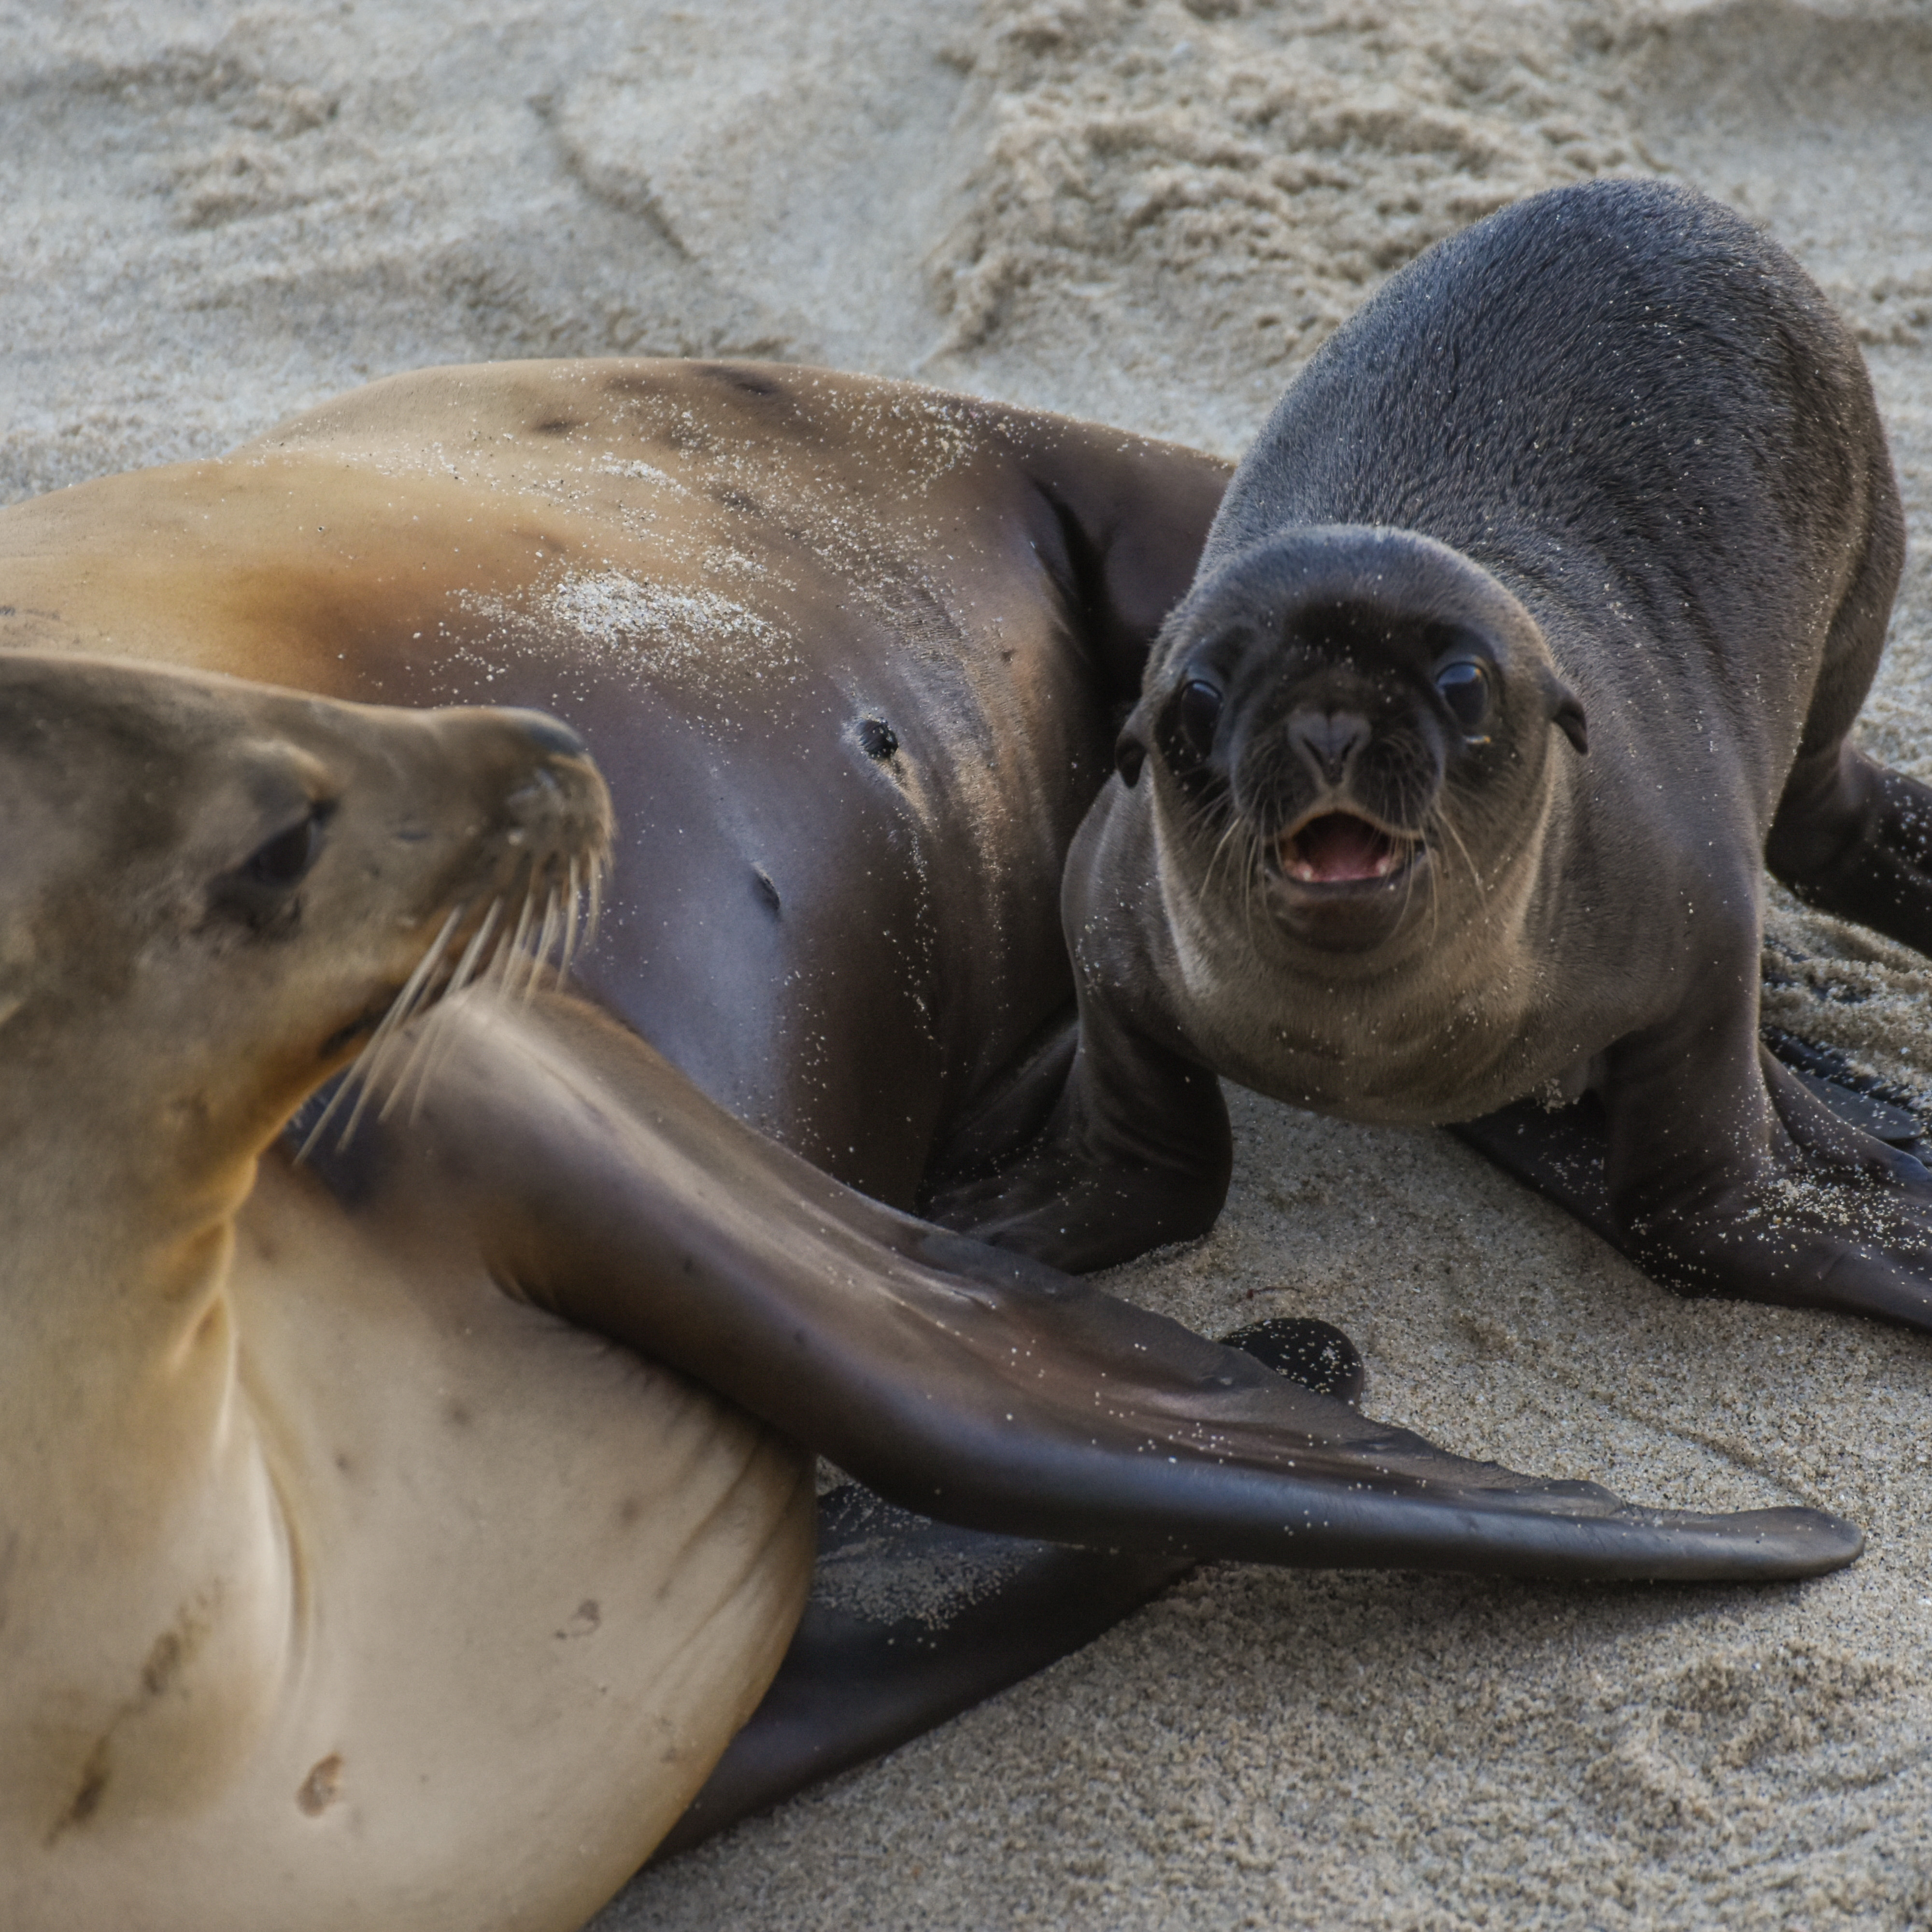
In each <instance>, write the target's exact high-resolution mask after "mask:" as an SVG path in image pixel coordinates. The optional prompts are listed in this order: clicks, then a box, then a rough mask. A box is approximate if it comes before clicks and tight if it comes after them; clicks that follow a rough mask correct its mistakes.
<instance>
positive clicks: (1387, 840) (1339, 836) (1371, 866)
mask: <svg viewBox="0 0 1932 1932" xmlns="http://www.w3.org/2000/svg"><path fill="white" fill-rule="evenodd" d="M1420 847H1421V841H1420V840H1418V839H1415V838H1403V836H1401V835H1400V834H1399V833H1395V832H1385V831H1384V830H1383V829H1382V828H1381V826H1377V825H1371V824H1370V823H1369V821H1368V820H1367V819H1366V818H1358V817H1356V816H1355V814H1354V813H1353V812H1352V811H1325V812H1324V813H1322V814H1321V816H1320V817H1317V818H1311V819H1310V820H1307V822H1306V823H1304V824H1302V825H1301V826H1298V827H1297V828H1296V829H1295V830H1294V831H1292V832H1283V835H1282V836H1281V838H1280V842H1279V844H1278V845H1277V854H1278V856H1279V858H1280V865H1281V869H1282V871H1283V874H1285V875H1286V877H1289V878H1291V879H1292V880H1295V882H1296V883H1298V884H1299V885H1308V886H1337V885H1353V884H1358V883H1362V882H1363V881H1365V880H1376V879H1388V878H1393V877H1394V876H1395V874H1397V873H1398V872H1400V871H1401V870H1402V869H1403V867H1404V866H1405V865H1407V864H1408V863H1409V861H1410V859H1412V858H1414V857H1415V854H1416V853H1417V851H1418V850H1419V849H1420Z"/></svg>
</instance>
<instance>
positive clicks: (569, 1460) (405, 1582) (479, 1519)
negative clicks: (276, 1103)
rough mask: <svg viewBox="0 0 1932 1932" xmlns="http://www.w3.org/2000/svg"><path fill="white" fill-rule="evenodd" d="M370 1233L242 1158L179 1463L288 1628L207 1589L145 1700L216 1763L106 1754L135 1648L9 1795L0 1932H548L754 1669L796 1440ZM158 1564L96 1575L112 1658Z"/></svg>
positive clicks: (770, 1646) (796, 1602)
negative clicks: (234, 1348)
mask: <svg viewBox="0 0 1932 1932" xmlns="http://www.w3.org/2000/svg"><path fill="white" fill-rule="evenodd" d="M394 1232H395V1231H393V1230H391V1231H388V1232H386V1233H385V1234H384V1235H383V1238H380V1239H378V1238H377V1237H376V1235H375V1232H374V1231H365V1230H363V1229H359V1228H358V1227H357V1226H355V1225H353V1223H350V1221H349V1220H347V1218H346V1217H344V1215H343V1214H341V1212H340V1211H338V1210H337V1209H336V1208H335V1205H334V1203H333V1202H332V1201H331V1200H330V1199H329V1198H328V1197H327V1196H325V1195H323V1193H321V1192H320V1190H319V1189H317V1188H315V1187H314V1186H313V1185H312V1184H308V1183H305V1182H304V1181H301V1180H299V1179H298V1180H291V1179H290V1178H288V1177H287V1175H280V1174H278V1173H277V1172H274V1171H272V1170H271V1169H269V1168H268V1167H267V1166H265V1169H264V1174H263V1184H262V1186H261V1187H259V1188H258V1190H257V1193H256V1195H255V1196H254V1197H253V1198H252V1199H251V1202H250V1203H249V1205H248V1208H247V1210H246V1211H245V1214H244V1217H243V1220H242V1236H241V1241H240V1244H239V1248H238V1251H237V1254H236V1264H235V1277H234V1289H233V1308H234V1313H235V1321H236V1333H237V1334H238V1336H239V1378H238V1382H237V1384H236V1391H235V1394H234V1397H233V1400H231V1401H230V1403H229V1405H228V1406H227V1409H226V1412H224V1414H223V1417H222V1418H221V1420H220V1424H219V1426H218V1427H217V1430H216V1432H215V1439H214V1441H213V1442H212V1443H211V1451H210V1455H209V1458H208V1461H209V1466H210V1468H211V1470H213V1471H214V1472H215V1473H214V1475H212V1476H211V1478H210V1482H211V1486H212V1489H213V1491H214V1497H215V1500H216V1501H217V1502H226V1503H228V1504H230V1505H232V1508H233V1511H234V1512H236V1513H237V1514H239V1516H241V1517H242V1518H243V1519H245V1534H243V1535H241V1536H240V1537H239V1538H237V1539H233V1540H234V1541H236V1547H237V1548H238V1549H239V1553H240V1555H239V1559H238V1560H231V1559H229V1558H226V1557H224V1558H223V1567H226V1568H229V1569H232V1570H233V1573H234V1575H235V1577H236V1578H237V1579H240V1578H242V1577H244V1576H245V1577H246V1578H247V1579H248V1581H247V1583H246V1590H247V1591H251V1592H253V1595H254V1599H255V1600H260V1599H261V1598H263V1590H262V1589H261V1588H260V1587H259V1584H258V1581H257V1580H258V1579H259V1577H260V1576H261V1575H262V1574H266V1573H274V1574H275V1575H276V1577H277V1578H278V1588H277V1590H276V1591H275V1592H271V1593H270V1600H271V1601H273V1602H275V1604H278V1605H279V1604H284V1603H285V1604H287V1614H286V1619H285V1621H286V1625H287V1628H286V1631H285V1632H284V1631H283V1630H282V1628H281V1621H282V1618H281V1612H280V1610H278V1611H277V1613H276V1616H275V1617H273V1618H271V1619H269V1628H268V1633H267V1635H266V1637H265V1636H264V1634H263V1618H262V1617H261V1616H260V1615H255V1616H253V1617H252V1620H251V1619H242V1620H239V1621H236V1620H232V1619H231V1620H230V1621H231V1622H232V1623H233V1628H230V1627H229V1624H225V1623H224V1622H223V1618H222V1616H220V1614H218V1613H217V1614H213V1615H211V1619H210V1626H211V1627H210V1631H209V1634H208V1638H207V1640H206V1641H205V1642H203V1643H199V1645H198V1646H197V1647H196V1649H195V1651H194V1652H193V1655H192V1656H191V1657H189V1658H186V1659H185V1660H184V1661H183V1662H182V1663H181V1667H180V1669H179V1670H178V1673H176V1676H175V1679H172V1680H171V1681H170V1682H169V1683H168V1684H167V1685H166V1687H165V1694H164V1695H163V1696H161V1697H157V1698H155V1699H153V1700H149V1701H150V1702H151V1703H154V1705H155V1706H156V1707H157V1708H159V1707H160V1706H162V1705H166V1706H167V1707H168V1711H169V1722H170V1723H171V1724H173V1725H174V1726H175V1727H176V1728H177V1730H182V1727H185V1730H184V1731H183V1735H184V1736H187V1737H188V1738H189V1739H190V1740H192V1734H193V1727H194V1725H195V1724H196V1700H197V1698H199V1703H200V1705H201V1707H202V1709H203V1710H205V1712H206V1713H207V1715H206V1717H205V1720H204V1722H205V1724H208V1725H213V1726H217V1727H218V1726H221V1725H223V1724H226V1725H228V1726H229V1727H240V1729H241V1730H245V1732H246V1733H247V1735H245V1736H243V1735H241V1734H239V1732H238V1733H237V1734H236V1735H232V1736H228V1737H226V1738H220V1739H215V1740H213V1742H214V1744H215V1745H217V1746H218V1747H219V1748H216V1749H214V1750H212V1751H206V1752H203V1753H202V1757H204V1758H205V1759H206V1760H207V1761H208V1762H210V1763H217V1762H219V1763H222V1764H223V1766H224V1767H225V1768H224V1770H223V1775H221V1776H220V1778H218V1779H216V1780H214V1781H212V1782H211V1781H208V1780H205V1779H204V1780H202V1781H201V1782H200V1784H199V1785H198V1786H197V1787H196V1788H194V1789H193V1790H183V1789H181V1788H180V1787H178V1784H172V1785H171V1782H170V1781H169V1778H167V1776H166V1769H165V1764H164V1763H163V1764H162V1765H161V1766H159V1767H158V1768H157V1767H156V1766H154V1763H153V1760H154V1757H155V1756H156V1754H154V1753H152V1752H149V1753H148V1754H146V1756H145V1758H144V1757H143V1755H142V1753H141V1752H140V1751H139V1750H138V1749H133V1748H125V1747H127V1746H128V1745H131V1743H132V1742H134V1741H135V1738H136V1731H137V1730H138V1726H139V1723H140V1722H142V1721H143V1719H142V1710H143V1708H144V1707H143V1706H142V1688H141V1685H140V1682H139V1673H138V1672H136V1673H133V1681H130V1685H129V1687H128V1697H127V1700H126V1703H127V1710H128V1711H129V1712H131V1713H132V1714H133V1715H131V1716H130V1717H129V1718H127V1723H126V1725H125V1726H124V1727H123V1733H124V1734H123V1741H122V1745H121V1746H120V1747H117V1745H115V1739H114V1738H113V1736H109V1737H108V1739H107V1743H106V1746H105V1748H104V1751H103V1752H101V1754H98V1756H99V1759H100V1762H99V1765H98V1767H97V1769H98V1771H99V1772H100V1777H99V1779H98V1784H99V1788H98V1790H97V1791H95V1793H93V1795H92V1797H91V1799H88V1800H87V1801H86V1802H82V1803H75V1802H73V1801H72V1799H71V1796H70V1795H69V1793H68V1790H67V1787H68V1784H71V1781H72V1778H73V1768H72V1766H71V1765H69V1766H62V1767H58V1769H57V1770H55V1769H50V1772H49V1778H50V1782H49V1788H48V1790H47V1793H46V1802H45V1803H44V1805H38V1804H31V1803H30V1804H28V1805H26V1806H24V1807H20V1808H16V1807H14V1806H10V1807H8V1811H9V1813H10V1815H8V1816H7V1817H0V1924H4V1925H5V1926H6V1927H7V1928H8V1932H127V1928H133V1927H139V1928H141V1932H175V1928H178V1932H229V1928H233V1932H267V1928H273V1932H308V1928H311V1927H313V1928H315V1932H324V1928H326V1932H355V1929H356V1928H365V1927H366V1928H368V1932H431V1928H443V1927H449V1928H451V1932H477V1928H478V1927H485V1926H487V1927H490V1928H491V1929H492V1932H526V1928H527V1932H570V1928H574V1927H576V1926H577V1924H580V1922H581V1921H582V1920H583V1918H585V1917H586V1916H587V1915H589V1913H590V1912H592V1911H593V1910H594V1909H595V1907H596V1906H598V1904H599V1903H601V1902H602V1901H603V1900H604V1899H605V1898H607V1897H608V1896H609V1895H610V1893H611V1892H612V1891H614V1890H615V1889H616V1888H617V1886H618V1885H620V1884H621V1883H622V1881H623V1880H624V1879H625V1877H626V1876H627V1875H628V1873H630V1872H631V1870H634V1868H635V1867H636V1866H637V1864H639V1863H640V1862H641V1861H642V1860H643V1858H644V1857H645V1856H646V1855H647V1854H648V1852H649V1850H650V1849H651V1848H652V1846H653V1845H654V1844H655V1843H656V1841H657V1840H658V1838H659V1837H660V1836H661V1835H662V1833H663V1832H664V1830H665V1829H667V1827H668V1826H670V1824H671V1823H672V1822H673V1820H675V1819H676V1817H677V1816H678V1814H679V1812H680V1811H682V1809H683V1808H684V1806H685V1804H686V1802H688V1799H689V1798H690V1797H691V1794H692V1793H694V1791H695V1790H696V1789H697V1786H698V1785H699V1784H700V1783H701V1782H702V1781H703V1778H704V1777H705V1775H706V1773H707V1772H708V1771H709V1769H710V1766H711V1765H712V1763H713V1762H714V1761H715V1759H716V1757H718V1754H719V1753H720V1752H721V1751H722V1750H723V1748H724V1745H725V1744H726V1742H727V1741H728V1740H729V1739H730V1736H731V1735H732V1733H733V1732H734V1731H735V1730H736V1729H737V1727H739V1725H740V1724H742V1722H743V1721H744V1719H745V1718H746V1717H747V1716H748V1715H749V1714H750V1712H751V1710H752V1709H753V1707H754V1706H755V1705H756V1703H757V1701H758V1699H759V1698H760V1696H761V1695H762V1694H763V1690H764V1688H765V1686H766V1683H767V1682H769V1679H770V1676H771V1675H772V1673H773V1671H774V1670H775V1669H776V1668H777V1666H778V1661H779V1659H780V1658H781V1656H782V1655H783V1654H784V1649H785V1646H786V1644H787V1641H788V1640H789V1638H790V1634H791V1631H792V1628H793V1625H794V1624H795V1622H796V1619H797V1617H798V1614H799V1610H801V1608H802V1604H803V1601H804V1598H805V1591H806V1589H807V1588H808V1585H809V1582H810V1577H811V1562H812V1533H813V1521H814V1509H813V1500H812V1486H811V1480H810V1469H809V1465H808V1461H807V1460H806V1458H805V1457H804V1455H803V1454H802V1452H801V1451H799V1450H797V1449H796V1448H795V1447H793V1445H790V1444H789V1443H787V1442H785V1441H784V1440H783V1439H781V1438H779V1437H777V1436H775V1435H773V1434H772V1433H771V1432H770V1431H769V1430H766V1429H765V1428H764V1427H763V1426H762V1425H760V1424H757V1423H756V1422H754V1421H752V1420H751V1418H749V1417H748V1416H746V1415H745V1414H744V1413H743V1412H741V1411H739V1410H736V1409H733V1408H732V1407H730V1406H729V1405H727V1404H726V1403H723V1402H721V1401H720V1400H718V1398H716V1397H714V1396H712V1394H709V1392H708V1391H705V1390H703V1389H702V1388H698V1387H697V1386H696V1385H693V1384H691V1383H690V1382H687V1381H686V1380H685V1379H683V1378H682V1377H680V1376H676V1375H674V1374H673V1373H670V1372H668V1371H667V1370H662V1369H660V1368H657V1367H652V1366H651V1365H649V1364H645V1363H643V1362H641V1361H639V1360H638V1359H637V1358H636V1357H634V1356H633V1355H629V1354H628V1353H626V1352H623V1351H621V1350H619V1349H616V1348H614V1347H613V1346H610V1345H609V1344H607V1343H604V1342H603V1341H601V1340H599V1339H598V1338H596V1337H592V1336H589V1335H587V1334H583V1333H582V1332H580V1331H575V1330H573V1329H570V1328H566V1327H565V1326H564V1325H562V1324H561V1323H559V1322H555V1321H554V1320H553V1319H550V1318H549V1317H548V1316H544V1315H542V1314H541V1313H538V1312H536V1311H534V1310H531V1309H529V1308H527V1307H523V1306H521V1305H520V1304H517V1303H514V1302H513V1301H510V1300H509V1299H508V1298H505V1296H504V1295H502V1294H501V1293H500V1292H499V1291H498V1290H497V1289H496V1288H495V1287H494V1286H493V1285H492V1284H491V1283H490V1282H489V1280H487V1277H485V1276H484V1275H483V1274H482V1272H481V1270H480V1269H478V1268H477V1267H476V1266H475V1263H474V1262H473V1261H470V1262H467V1263H466V1264H465V1263H463V1262H461V1261H460V1259H458V1258H456V1257H453V1256H452V1257H447V1258H446V1257H443V1256H439V1255H438V1254H437V1253H436V1251H435V1249H434V1245H433V1244H431V1245H428V1246H424V1245H423V1244H421V1243H416V1244H407V1243H399V1242H398V1241H397V1240H395V1238H393V1236H394ZM412 1247H413V1249H414V1250H415V1251H413V1252H411V1251H408V1250H410V1248H412ZM264 1469H266V1475H267V1480H266V1481H263V1470H264ZM237 1472H239V1475H238V1473H237ZM284 1572H285V1573H286V1581H285V1583H284V1582H283V1581H281V1577H282V1573H284ZM166 1589H167V1595H168V1598H169V1601H160V1592H159V1591H158V1590H157V1589H156V1588H154V1587H152V1586H150V1584H149V1582H148V1579H147V1578H146V1577H144V1575H142V1574H129V1575H127V1577H126V1578H125V1579H124V1591H122V1592H121V1593H120V1595H121V1597H122V1598H124V1601H125V1604H126V1610H127V1619H128V1625H129V1629H130V1637H132V1638H134V1639H135V1643H134V1648H133V1652H132V1653H131V1654H133V1655H142V1654H144V1653H143V1652H142V1650H141V1648H140V1646H141V1644H142V1643H144V1642H145V1634H146V1633H148V1632H149V1631H151V1630H153V1629H155V1628H166V1619H168V1618H169V1616H173V1615H174V1614H175V1608H176V1607H175V1603H174V1602H173V1601H172V1598H173V1596H174V1595H175V1586H173V1585H172V1584H170V1585H169V1586H166ZM242 1590H243V1586H242V1584H241V1583H239V1582H238V1583H236V1585H235V1586H234V1587H233V1588H232V1589H231V1588H230V1587H229V1585H228V1583H226V1581H225V1580H224V1579H223V1577H221V1576H220V1575H211V1576H210V1577H209V1578H208V1580H207V1590H206V1592H205V1599H206V1601H208V1603H210V1604H214V1605H216V1606H217V1607H218V1606H220V1605H221V1604H223V1603H224V1602H226V1601H229V1600H231V1599H233V1598H234V1597H235V1596H236V1595H237V1594H238V1593H239V1592H242ZM145 1654H148V1655H151V1653H145ZM224 1673H233V1674H235V1675H237V1676H249V1675H251V1674H252V1676H254V1678H255V1679H258V1680H259V1682H258V1683H257V1685H255V1686H254V1688H253V1689H252V1690H251V1691H250V1694H246V1695H241V1696H236V1695H233V1694H230V1692H231V1691H232V1690H233V1686H232V1685H229V1684H227V1683H226V1682H224ZM148 1674H149V1676H150V1678H151V1676H152V1666H151V1664H150V1665H149V1666H148ZM258 1693H259V1694H258ZM183 1700H185V1702H184V1701H183ZM204 1742H205V1741H204ZM196 1749H199V1745H196ZM163 1756H165V1754H163ZM144 1766H145V1769H143V1767H144ZM118 1767H124V1771H123V1772H122V1775H117V1768H118ZM17 1769H18V1768H17ZM90 1775H92V1773H90ZM30 1786H31V1781H22V1780H21V1779H20V1778H15V1779H13V1780H12V1781H10V1789H11V1790H14V1791H20V1790H23V1789H27V1790H29V1791H30Z"/></svg>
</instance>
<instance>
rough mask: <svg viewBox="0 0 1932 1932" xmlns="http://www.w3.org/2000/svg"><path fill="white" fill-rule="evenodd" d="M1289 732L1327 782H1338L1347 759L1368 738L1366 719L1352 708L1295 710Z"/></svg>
mask: <svg viewBox="0 0 1932 1932" xmlns="http://www.w3.org/2000/svg"><path fill="white" fill-rule="evenodd" d="M1288 736H1289V742H1291V743H1292V744H1293V745H1296V746H1298V748H1300V749H1301V752H1302V753H1303V754H1304V756H1305V757H1307V758H1308V759H1309V760H1310V761H1311V762H1312V763H1313V764H1314V766H1315V767H1316V769H1317V770H1318V771H1319V772H1321V773H1322V776H1323V777H1324V778H1326V779H1327V780H1328V782H1329V783H1330V784H1340V783H1341V781H1342V779H1343V776H1344V775H1345V774H1346V772H1347V770H1348V768H1349V761H1350V760H1352V758H1353V757H1355V754H1356V753H1357V752H1358V751H1360V750H1361V748H1362V747H1363V746H1364V745H1366V744H1367V742H1368V740H1369V721H1368V720H1367V718H1364V717H1362V716H1361V715H1359V714H1358V713H1357V712H1353V711H1331V712H1320V711H1303V712H1297V713H1296V715H1295V717H1294V718H1292V719H1291V720H1290V721H1289V727H1288Z"/></svg>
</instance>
